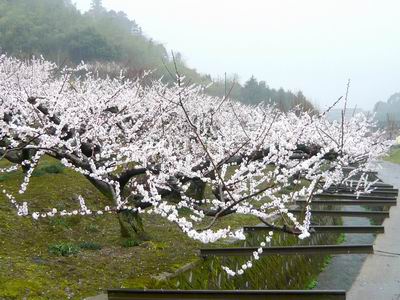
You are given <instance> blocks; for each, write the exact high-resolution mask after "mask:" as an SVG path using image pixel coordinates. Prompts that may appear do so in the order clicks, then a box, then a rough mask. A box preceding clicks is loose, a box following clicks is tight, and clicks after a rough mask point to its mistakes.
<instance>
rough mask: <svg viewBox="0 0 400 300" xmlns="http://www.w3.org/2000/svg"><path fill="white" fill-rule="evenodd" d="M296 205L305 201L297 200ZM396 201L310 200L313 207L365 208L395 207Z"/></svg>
mask: <svg viewBox="0 0 400 300" xmlns="http://www.w3.org/2000/svg"><path fill="white" fill-rule="evenodd" d="M296 203H298V204H305V203H306V200H297V201H296ZM396 203H397V200H347V199H343V200H331V199H326V200H312V201H311V204H314V205H321V204H322V205H324V204H326V205H366V206H385V205H388V206H395V205H396Z"/></svg>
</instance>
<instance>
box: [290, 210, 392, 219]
mask: <svg viewBox="0 0 400 300" xmlns="http://www.w3.org/2000/svg"><path fill="white" fill-rule="evenodd" d="M289 212H291V213H292V214H301V213H304V211H303V210H302V209H290V210H289ZM311 213H312V216H318V215H322V216H338V217H369V218H373V217H381V218H388V217H389V212H388V211H345V210H312V211H311Z"/></svg>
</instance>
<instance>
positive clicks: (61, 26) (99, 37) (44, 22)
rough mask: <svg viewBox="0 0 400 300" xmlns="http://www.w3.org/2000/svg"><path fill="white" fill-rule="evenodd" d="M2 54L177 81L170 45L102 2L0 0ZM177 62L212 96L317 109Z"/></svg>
mask: <svg viewBox="0 0 400 300" xmlns="http://www.w3.org/2000/svg"><path fill="white" fill-rule="evenodd" d="M0 50H1V52H3V53H4V52H5V53H7V54H9V55H14V56H17V57H19V58H28V57H31V56H33V55H35V56H40V55H43V56H44V57H45V58H46V59H49V60H52V61H55V62H56V63H58V64H77V63H80V62H81V61H85V62H88V63H91V64H93V65H94V66H95V68H96V70H98V71H100V72H101V73H105V74H107V75H110V76H113V75H119V72H120V69H121V68H124V69H126V70H127V73H126V74H127V76H128V77H131V78H133V77H136V76H137V75H140V74H142V73H143V71H144V70H149V69H151V70H155V71H154V72H153V73H152V76H153V78H160V77H163V80H164V81H167V82H168V81H172V80H174V78H172V76H171V73H174V69H175V65H174V62H173V59H172V55H170V53H169V52H168V51H167V49H166V48H165V46H164V45H163V44H161V43H158V42H156V41H154V40H153V39H152V38H151V37H148V36H146V35H145V34H144V33H143V31H142V28H141V27H140V26H139V24H137V23H136V22H135V21H134V20H131V19H129V18H128V16H127V15H126V14H125V13H124V12H121V11H119V12H117V11H114V10H107V9H105V8H104V7H103V5H102V1H101V0H93V1H92V4H91V9H90V10H89V11H87V12H86V13H81V12H80V11H79V10H78V9H77V8H76V6H75V5H74V4H73V2H72V1H71V0H13V1H9V0H0ZM188 55H190V53H189V54H188ZM175 63H176V64H177V67H178V69H179V71H180V72H181V73H183V74H185V75H186V77H187V78H188V80H190V81H191V82H194V83H197V84H204V85H209V83H211V82H213V83H214V84H213V85H211V86H210V87H209V88H207V90H206V92H207V93H208V94H210V95H215V96H224V95H225V94H229V95H230V97H232V98H235V99H237V100H239V101H242V102H244V103H248V104H258V103H260V102H272V103H276V105H277V106H278V107H279V108H280V109H282V110H284V111H286V110H288V109H290V108H292V107H294V106H297V105H300V106H301V107H302V108H303V109H306V110H313V109H314V108H313V105H312V104H311V102H309V101H308V100H307V99H306V97H305V96H304V95H303V94H302V93H301V92H296V93H293V92H291V91H286V90H284V89H282V88H280V89H274V88H270V87H269V86H268V85H267V83H266V82H265V81H258V80H257V79H256V78H255V77H251V78H250V79H249V80H247V81H246V82H245V84H244V85H241V84H240V83H238V79H237V78H231V77H229V78H227V80H225V79H224V80H219V79H213V78H211V76H209V75H205V74H200V73H199V72H197V71H196V70H195V69H192V68H190V67H188V66H187V64H186V63H185V62H184V60H183V59H182V55H181V54H180V53H175ZM223 71H224V70H221V73H222V72H223ZM229 91H230V93H229Z"/></svg>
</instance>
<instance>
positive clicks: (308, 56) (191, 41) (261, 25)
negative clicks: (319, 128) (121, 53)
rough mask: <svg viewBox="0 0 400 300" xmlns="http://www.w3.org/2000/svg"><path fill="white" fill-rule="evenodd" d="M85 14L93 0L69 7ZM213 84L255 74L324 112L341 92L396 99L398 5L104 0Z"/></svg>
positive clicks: (325, 0)
mask: <svg viewBox="0 0 400 300" xmlns="http://www.w3.org/2000/svg"><path fill="white" fill-rule="evenodd" d="M73 2H76V4H77V6H78V8H80V9H82V10H86V9H88V7H89V4H90V0H73ZM103 4H104V6H105V7H106V8H108V9H114V10H122V11H124V12H125V13H127V15H128V16H129V17H130V18H132V19H134V20H135V21H136V22H137V23H138V24H139V25H140V26H141V27H142V29H143V31H144V33H145V34H146V35H147V36H149V37H152V38H153V39H154V40H157V41H159V42H161V43H163V44H164V45H165V46H166V48H167V49H169V50H174V51H179V52H181V53H182V54H183V57H184V59H185V61H186V62H187V63H188V65H189V66H190V67H193V68H196V69H197V70H198V71H199V72H201V73H207V74H211V75H212V76H213V77H217V76H223V74H224V72H227V73H228V74H231V73H237V74H238V75H239V77H240V79H241V82H244V81H245V80H247V79H248V78H249V77H250V76H251V75H254V76H256V77H257V79H259V80H265V81H266V82H267V84H268V85H269V86H270V87H273V88H279V87H283V88H285V89H290V90H292V91H297V90H302V91H303V92H304V94H305V95H306V96H307V97H308V98H309V99H311V100H312V101H313V102H314V103H317V104H318V105H319V107H320V108H321V109H323V108H324V107H326V106H327V105H328V104H331V103H332V102H333V101H335V100H336V99H337V98H338V97H339V96H341V95H343V94H344V93H345V89H346V83H347V80H348V78H351V82H352V83H351V87H350V97H349V98H350V106H354V105H357V106H358V107H362V108H365V109H372V108H373V105H374V104H375V102H377V101H379V100H384V101H386V100H387V98H388V97H389V96H390V95H391V94H393V93H395V92H400V1H399V0H379V1H378V0H274V1H272V0H246V1H242V0H201V1H192V0H142V1H139V0H103Z"/></svg>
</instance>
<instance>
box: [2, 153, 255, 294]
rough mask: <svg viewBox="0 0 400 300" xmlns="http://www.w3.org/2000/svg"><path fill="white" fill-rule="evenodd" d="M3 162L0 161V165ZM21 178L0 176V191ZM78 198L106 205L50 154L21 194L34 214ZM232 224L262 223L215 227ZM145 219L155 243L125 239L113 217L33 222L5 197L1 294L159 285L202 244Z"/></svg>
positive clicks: (71, 205) (242, 220) (240, 219)
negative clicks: (158, 280)
mask: <svg viewBox="0 0 400 300" xmlns="http://www.w3.org/2000/svg"><path fill="white" fill-rule="evenodd" d="M6 165H7V164H6V163H5V162H0V168H2V167H5V166H6ZM21 180H22V173H21V172H14V173H11V174H7V175H0V189H1V190H2V189H7V190H8V191H12V192H13V195H18V187H19V183H20V182H21ZM74 195H82V196H83V197H84V198H85V199H87V205H88V207H90V208H91V209H93V210H94V209H95V208H96V207H97V208H101V207H104V206H105V205H107V203H108V202H107V199H105V198H104V196H103V195H102V194H100V193H99V192H98V191H97V190H96V189H95V188H94V187H93V186H92V185H91V184H90V183H89V182H88V181H87V180H86V179H85V178H84V177H83V176H81V175H79V174H77V173H75V172H73V171H71V170H68V169H65V168H62V167H60V165H59V163H58V162H57V161H55V160H52V159H50V158H46V159H44V160H43V161H41V162H40V164H39V166H38V168H37V170H36V171H35V173H34V176H33V177H32V179H31V183H30V184H29V187H28V190H27V192H26V193H25V194H24V195H18V197H17V199H18V201H28V202H29V203H30V210H31V211H33V210H38V211H47V210H49V209H51V208H53V207H56V208H57V209H58V210H62V209H77V208H78V207H79V204H78V203H75V202H74V200H73V196H74ZM228 223H229V224H231V225H232V226H233V227H241V226H242V225H244V224H249V225H251V224H256V223H258V221H257V219H255V218H251V217H248V216H228V217H226V218H224V219H223V220H222V221H220V222H219V224H218V225H219V226H226V225H227V224H228ZM144 224H145V228H146V231H147V233H148V234H149V236H150V240H149V241H147V242H144V243H143V244H141V245H139V246H134V245H130V244H129V241H128V242H127V241H124V240H121V238H120V232H119V230H120V228H119V224H118V220H117V218H116V216H115V215H113V214H108V215H104V216H100V217H79V216H73V217H63V218H62V217H55V218H49V219H42V220H39V221H34V220H32V219H31V218H25V217H18V216H17V215H16V211H15V210H14V209H13V208H12V207H11V205H10V203H9V201H8V199H7V198H6V197H5V196H4V195H3V194H0V245H1V246H0V299H4V298H5V299H23V298H24V297H26V298H27V299H82V298H83V297H86V296H91V295H96V294H99V293H102V292H103V291H104V290H106V289H107V288H119V287H126V288H143V287H147V288H152V287H153V288H154V287H156V280H155V279H154V277H155V276H157V275H160V274H162V273H165V272H167V273H173V272H174V271H175V270H177V269H178V268H180V267H181V266H183V265H185V264H187V263H189V262H192V261H194V260H196V259H197V249H198V248H200V247H201V245H200V243H198V242H195V241H193V240H190V239H189V238H187V237H186V236H185V235H184V234H183V233H182V232H180V230H179V229H178V228H177V226H175V225H173V224H171V223H169V222H167V221H165V220H163V219H160V218H158V217H157V216H153V215H144ZM99 248H101V249H99ZM90 249H94V250H90ZM62 254H64V255H67V256H62ZM68 254H71V255H68Z"/></svg>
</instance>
